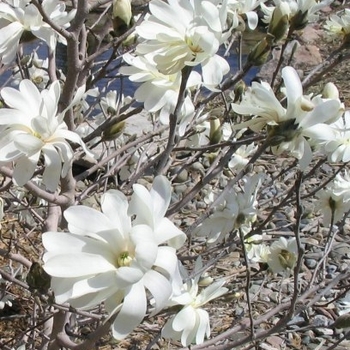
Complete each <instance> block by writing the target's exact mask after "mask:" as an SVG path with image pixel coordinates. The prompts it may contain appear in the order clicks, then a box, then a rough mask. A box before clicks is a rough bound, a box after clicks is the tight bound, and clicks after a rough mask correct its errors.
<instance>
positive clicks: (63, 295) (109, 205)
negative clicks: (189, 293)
mask: <svg viewBox="0 0 350 350" xmlns="http://www.w3.org/2000/svg"><path fill="white" fill-rule="evenodd" d="M168 186H170V184H169V183H168V181H167V179H166V178H165V177H163V176H159V177H156V178H155V182H154V184H153V187H152V190H151V192H152V193H150V194H149V196H150V197H152V199H153V209H154V213H149V212H145V213H141V212H140V211H137V214H136V216H137V220H138V221H137V222H136V221H134V222H132V219H131V216H130V215H128V210H130V208H129V205H128V201H127V198H126V197H125V195H124V194H123V193H121V192H120V191H116V190H110V191H108V192H106V193H105V194H104V195H103V197H102V201H101V207H102V212H99V211H97V210H95V209H92V208H89V207H86V206H74V207H70V208H68V209H67V210H66V211H65V212H64V217H65V218H66V220H67V222H68V229H69V232H46V233H44V234H43V244H44V247H45V249H46V251H47V252H46V253H45V254H44V257H43V260H44V262H45V264H44V269H45V271H46V272H47V273H48V274H49V275H51V276H52V284H51V287H52V289H53V291H54V292H55V298H56V301H57V302H58V303H65V302H68V303H70V304H71V305H72V306H73V307H76V308H84V309H87V308H90V307H93V306H95V305H98V304H99V303H101V302H102V301H104V302H105V307H106V310H107V311H108V312H109V313H110V314H114V313H116V312H118V315H117V317H116V319H115V321H114V323H113V325H112V331H113V336H114V337H115V338H116V339H123V338H124V337H126V336H127V335H128V334H129V333H130V332H131V331H132V330H133V329H134V328H135V327H136V326H138V325H139V324H140V323H141V322H142V319H143V318H144V317H145V315H146V311H147V292H146V289H147V290H148V291H149V292H150V294H151V295H153V298H154V300H155V310H154V312H155V313H156V312H158V311H159V310H161V309H162V308H163V307H164V306H165V305H166V304H167V302H168V299H169V297H170V296H171V293H172V284H171V279H172V276H173V275H174V274H175V272H176V270H177V257H176V251H175V248H173V247H171V246H168V245H166V244H167V243H168V242H177V243H178V246H180V242H182V243H183V242H184V241H185V237H186V236H185V234H184V233H183V232H182V231H180V230H178V229H176V228H175V226H174V224H173V223H172V222H170V221H169V220H163V219H164V218H162V217H161V213H162V212H164V210H166V209H167V208H166V207H164V205H165V203H168V202H169V198H168V197H167V196H169V195H170V194H169V192H168V191H167V190H165V188H168ZM137 191H140V188H139V186H137V187H136V192H137ZM144 192H145V193H148V192H147V190H146V189H145V191H144ZM135 196H136V197H135ZM137 200H140V198H139V197H138V195H137V194H136V195H135V193H134V194H133V196H132V202H133V207H134V208H135V207H137V209H138V210H141V208H145V207H144V203H141V204H140V205H137V203H136V201H137ZM156 200H158V203H155V201H156ZM132 211H133V210H132ZM150 214H151V216H152V217H154V218H157V219H158V220H159V221H160V223H159V225H156V227H155V224H153V226H149V225H146V224H144V223H140V221H141V222H142V221H143V220H142V215H145V216H147V215H150Z"/></svg>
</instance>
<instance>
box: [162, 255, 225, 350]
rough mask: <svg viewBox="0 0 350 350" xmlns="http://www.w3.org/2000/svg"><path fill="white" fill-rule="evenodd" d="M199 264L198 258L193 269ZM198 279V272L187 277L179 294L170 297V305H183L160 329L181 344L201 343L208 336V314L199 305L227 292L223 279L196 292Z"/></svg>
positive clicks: (167, 336) (163, 334)
mask: <svg viewBox="0 0 350 350" xmlns="http://www.w3.org/2000/svg"><path fill="white" fill-rule="evenodd" d="M201 266H202V265H201V259H200V258H199V259H198V260H197V261H196V267H195V271H196V270H198V267H201ZM199 280H200V274H197V275H196V277H195V278H194V279H190V280H188V279H187V282H186V283H185V284H184V285H183V286H182V290H181V292H180V293H179V295H174V296H173V297H172V299H171V302H170V305H171V306H173V305H183V308H182V309H181V310H180V311H179V312H178V313H177V314H176V315H175V316H173V317H171V318H170V319H169V320H168V321H167V323H166V324H165V326H164V328H163V330H162V336H163V337H164V338H170V339H173V340H181V344H182V345H183V346H189V345H190V344H192V343H196V344H201V343H203V341H204V337H209V336H210V320H209V314H208V312H207V311H206V310H204V309H202V308H201V306H203V305H205V304H206V303H208V302H209V301H211V300H213V299H215V298H218V297H220V296H222V295H224V294H225V293H227V292H228V289H227V288H225V287H223V285H224V284H225V281H224V280H220V281H217V282H214V283H212V284H211V285H209V286H208V287H206V288H205V289H203V290H202V291H201V292H200V293H198V291H199V287H198V283H199Z"/></svg>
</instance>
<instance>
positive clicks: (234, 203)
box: [195, 175, 262, 243]
mask: <svg viewBox="0 0 350 350" xmlns="http://www.w3.org/2000/svg"><path fill="white" fill-rule="evenodd" d="M244 181H245V184H244V188H243V191H242V192H238V191H236V190H235V189H232V191H230V192H228V194H227V195H226V196H225V198H223V199H222V201H221V204H219V205H218V206H217V208H215V211H214V213H213V214H212V215H211V216H209V218H207V219H205V220H204V221H203V222H202V223H201V224H200V225H199V226H198V227H197V228H196V229H195V234H197V235H198V236H201V237H203V236H204V237H208V238H207V239H208V243H214V242H216V241H218V240H222V239H223V238H224V237H225V236H226V235H227V234H229V233H231V232H232V231H233V230H236V229H238V228H240V229H242V230H243V232H247V231H249V229H250V226H251V223H252V222H254V221H255V220H256V215H257V205H258V203H257V200H256V194H257V191H258V189H259V187H260V185H261V182H262V176H261V175H253V176H252V177H251V178H245V179H244Z"/></svg>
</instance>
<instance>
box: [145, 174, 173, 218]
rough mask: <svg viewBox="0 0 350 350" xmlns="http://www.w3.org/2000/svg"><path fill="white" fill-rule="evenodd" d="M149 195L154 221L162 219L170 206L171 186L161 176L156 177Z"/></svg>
mask: <svg viewBox="0 0 350 350" xmlns="http://www.w3.org/2000/svg"><path fill="white" fill-rule="evenodd" d="M150 194H151V197H152V204H153V213H154V217H155V220H159V219H161V218H163V217H164V215H165V213H166V211H167V209H168V207H169V204H170V199H171V185H170V182H169V180H168V179H167V178H166V177H165V176H163V175H158V176H156V177H155V178H154V181H153V185H152V188H151V190H150Z"/></svg>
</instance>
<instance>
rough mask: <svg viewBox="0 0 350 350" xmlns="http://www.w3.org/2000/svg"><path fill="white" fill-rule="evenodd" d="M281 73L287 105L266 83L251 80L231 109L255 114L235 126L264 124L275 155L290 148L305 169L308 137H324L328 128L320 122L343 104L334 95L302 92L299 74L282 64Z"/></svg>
mask: <svg viewBox="0 0 350 350" xmlns="http://www.w3.org/2000/svg"><path fill="white" fill-rule="evenodd" d="M282 77H283V80H284V84H285V88H284V89H283V92H284V93H285V95H286V97H287V108H284V107H283V106H282V104H281V103H280V102H279V101H278V99H277V98H276V96H275V94H274V92H273V91H272V89H271V87H270V85H269V84H267V83H264V82H263V83H256V82H253V84H252V87H251V88H249V89H248V91H247V93H246V94H245V95H244V97H243V100H242V102H241V103H240V104H236V103H233V104H232V109H233V110H234V111H235V112H236V113H239V114H243V115H255V116H256V117H255V118H252V119H251V120H249V121H247V122H245V123H242V124H240V125H239V126H238V128H243V127H247V126H248V127H250V128H251V129H253V130H254V131H259V130H260V129H262V128H263V127H264V126H266V125H267V126H268V131H269V137H270V143H271V145H272V152H273V153H274V154H276V155H279V154H281V153H283V152H285V151H288V152H290V153H291V154H292V155H293V156H295V157H296V158H297V159H299V164H300V167H301V169H305V168H306V167H307V166H308V165H309V164H310V162H311V160H312V150H311V146H310V139H311V140H320V139H322V138H324V137H326V136H325V135H326V134H327V132H328V131H327V130H326V129H325V128H324V127H323V126H324V125H325V123H327V121H330V120H335V119H336V118H337V116H339V115H340V114H339V111H340V110H342V105H341V103H340V101H339V99H337V98H333V99H332V98H326V99H320V98H319V97H316V98H314V99H311V97H310V96H305V95H303V88H302V85H301V81H300V78H299V76H298V74H297V72H296V71H295V69H294V68H292V67H285V68H283V70H282ZM311 142H312V141H311Z"/></svg>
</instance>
